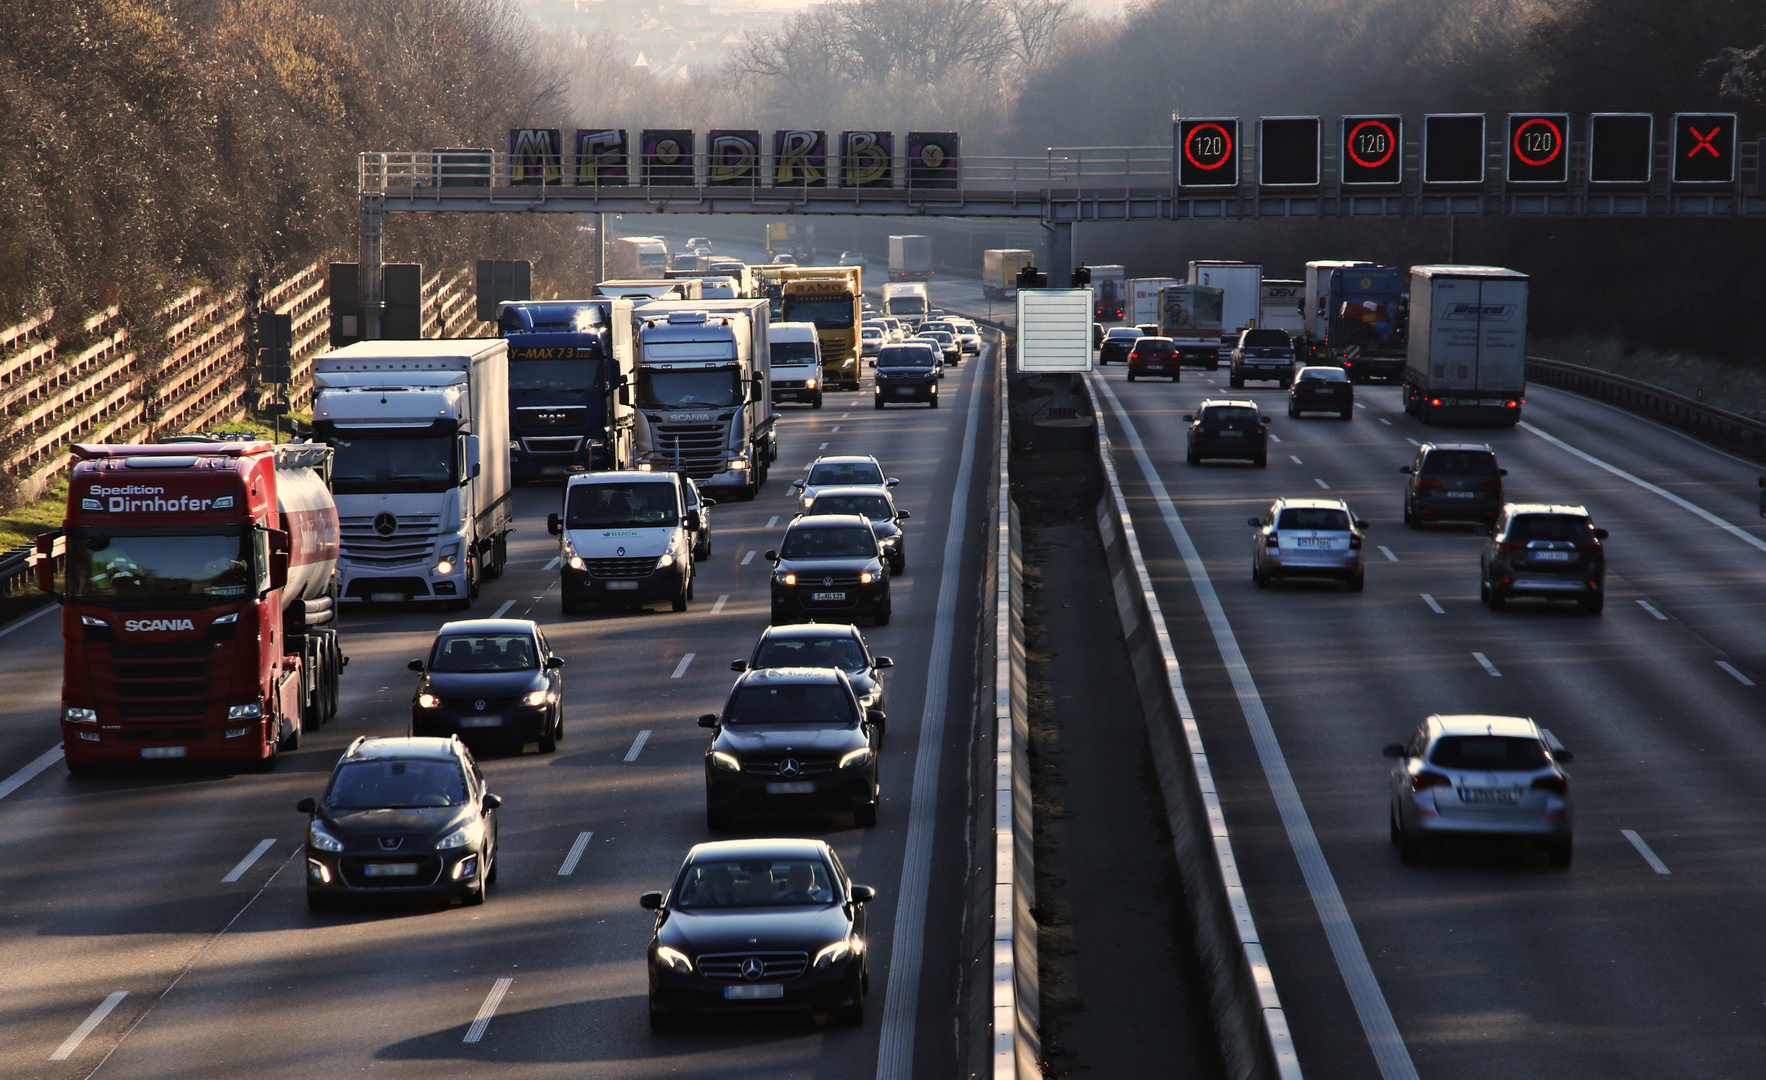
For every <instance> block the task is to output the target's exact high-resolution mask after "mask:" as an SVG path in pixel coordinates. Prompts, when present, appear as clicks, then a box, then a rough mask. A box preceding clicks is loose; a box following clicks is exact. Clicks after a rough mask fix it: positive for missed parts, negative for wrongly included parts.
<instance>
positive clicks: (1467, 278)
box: [1404, 266, 1527, 426]
mask: <svg viewBox="0 0 1766 1080" xmlns="http://www.w3.org/2000/svg"><path fill="white" fill-rule="evenodd" d="M1410 314H1411V324H1410V325H1411V333H1410V339H1409V343H1408V346H1407V349H1406V352H1405V361H1404V411H1405V412H1407V413H1410V414H1411V415H1413V416H1418V417H1421V418H1422V420H1423V422H1424V423H1430V422H1436V421H1440V422H1447V423H1483V424H1499V425H1505V426H1512V425H1514V424H1516V423H1518V422H1519V421H1520V419H1521V406H1522V405H1523V404H1524V402H1525V399H1526V393H1527V275H1526V274H1523V273H1520V272H1519V271H1516V270H1508V269H1504V268H1503V267H1500V266H1414V267H1411V271H1410Z"/></svg>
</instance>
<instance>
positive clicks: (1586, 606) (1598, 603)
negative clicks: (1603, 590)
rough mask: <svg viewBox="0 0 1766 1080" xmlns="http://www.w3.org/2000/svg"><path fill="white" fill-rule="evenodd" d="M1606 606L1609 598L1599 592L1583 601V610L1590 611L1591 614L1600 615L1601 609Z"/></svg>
mask: <svg viewBox="0 0 1766 1080" xmlns="http://www.w3.org/2000/svg"><path fill="white" fill-rule="evenodd" d="M1606 606H1607V598H1606V597H1605V596H1603V595H1601V594H1599V593H1596V594H1595V595H1593V596H1590V597H1588V598H1587V599H1585V600H1583V601H1582V610H1583V611H1586V612H1588V613H1589V614H1590V615H1599V614H1600V613H1601V609H1602V608H1605V607H1606Z"/></svg>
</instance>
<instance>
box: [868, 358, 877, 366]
mask: <svg viewBox="0 0 1766 1080" xmlns="http://www.w3.org/2000/svg"><path fill="white" fill-rule="evenodd" d="M868 366H870V367H876V366H877V361H875V360H872V361H871V362H870V364H869V365H868Z"/></svg>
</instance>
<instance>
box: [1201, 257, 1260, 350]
mask: <svg viewBox="0 0 1766 1080" xmlns="http://www.w3.org/2000/svg"><path fill="white" fill-rule="evenodd" d="M1189 283H1190V284H1191V285H1208V286H1211V287H1213V288H1216V289H1219V290H1220V292H1221V297H1220V351H1221V353H1222V354H1226V353H1230V352H1232V350H1233V346H1235V345H1237V344H1238V343H1239V335H1240V334H1241V333H1243V332H1244V331H1246V330H1249V329H1251V328H1252V327H1254V326H1262V325H1263V267H1262V266H1260V265H1258V264H1257V263H1245V262H1229V261H1226V260H1216V259H1198V260H1196V261H1195V262H1192V263H1190V273H1189Z"/></svg>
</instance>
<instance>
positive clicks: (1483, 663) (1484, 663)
mask: <svg viewBox="0 0 1766 1080" xmlns="http://www.w3.org/2000/svg"><path fill="white" fill-rule="evenodd" d="M1472 659H1473V660H1476V661H1477V662H1478V666H1480V667H1482V668H1483V669H1484V670H1485V671H1487V672H1489V673H1490V674H1491V675H1492V676H1494V677H1496V678H1498V679H1500V678H1502V672H1500V671H1498V670H1496V665H1495V664H1492V663H1491V662H1490V658H1489V657H1488V656H1485V655H1484V654H1483V653H1481V652H1475V653H1473V654H1472Z"/></svg>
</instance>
